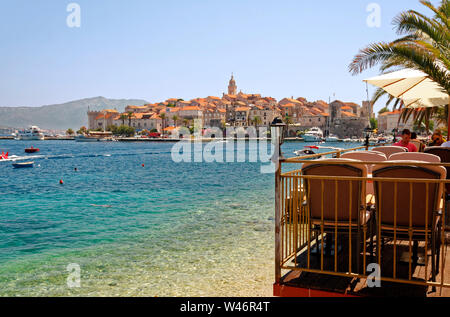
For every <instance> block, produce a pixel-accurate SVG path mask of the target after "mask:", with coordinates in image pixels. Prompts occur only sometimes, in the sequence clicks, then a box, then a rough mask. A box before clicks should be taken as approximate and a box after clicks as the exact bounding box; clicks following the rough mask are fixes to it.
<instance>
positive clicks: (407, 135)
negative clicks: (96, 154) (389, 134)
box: [394, 129, 417, 152]
mask: <svg viewBox="0 0 450 317" xmlns="http://www.w3.org/2000/svg"><path fill="white" fill-rule="evenodd" d="M409 141H411V131H409V130H408V129H405V130H403V132H402V140H401V141H400V142H398V143H395V144H394V146H400V147H405V148H407V149H408V152H417V147H416V146H415V145H414V144H412V143H411V142H409Z"/></svg>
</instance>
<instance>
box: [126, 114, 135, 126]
mask: <svg viewBox="0 0 450 317" xmlns="http://www.w3.org/2000/svg"><path fill="white" fill-rule="evenodd" d="M126 116H127V117H128V126H129V127H131V119H132V118H133V117H134V113H133V112H131V111H130V112H128V113H127V114H126Z"/></svg>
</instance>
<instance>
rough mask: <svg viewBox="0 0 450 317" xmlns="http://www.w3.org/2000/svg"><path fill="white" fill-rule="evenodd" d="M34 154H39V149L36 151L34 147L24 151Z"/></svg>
mask: <svg viewBox="0 0 450 317" xmlns="http://www.w3.org/2000/svg"><path fill="white" fill-rule="evenodd" d="M36 152H39V149H36V148H34V147H30V148H27V149H25V153H36Z"/></svg>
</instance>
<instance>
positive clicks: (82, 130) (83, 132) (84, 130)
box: [77, 127, 87, 134]
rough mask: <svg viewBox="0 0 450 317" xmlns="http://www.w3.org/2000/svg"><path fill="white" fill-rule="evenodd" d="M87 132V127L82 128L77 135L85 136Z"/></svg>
mask: <svg viewBox="0 0 450 317" xmlns="http://www.w3.org/2000/svg"><path fill="white" fill-rule="evenodd" d="M86 132H87V129H86V127H81V128H80V129H79V130H78V131H77V134H85V133H86Z"/></svg>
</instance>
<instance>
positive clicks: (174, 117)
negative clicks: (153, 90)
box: [172, 115, 179, 128]
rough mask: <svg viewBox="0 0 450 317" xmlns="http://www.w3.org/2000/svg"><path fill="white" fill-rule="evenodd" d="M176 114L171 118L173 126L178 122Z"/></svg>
mask: <svg viewBox="0 0 450 317" xmlns="http://www.w3.org/2000/svg"><path fill="white" fill-rule="evenodd" d="M178 119H179V118H178V116H177V115H174V116H173V117H172V120H173V122H174V123H175V128H176V127H177V123H178Z"/></svg>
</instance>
